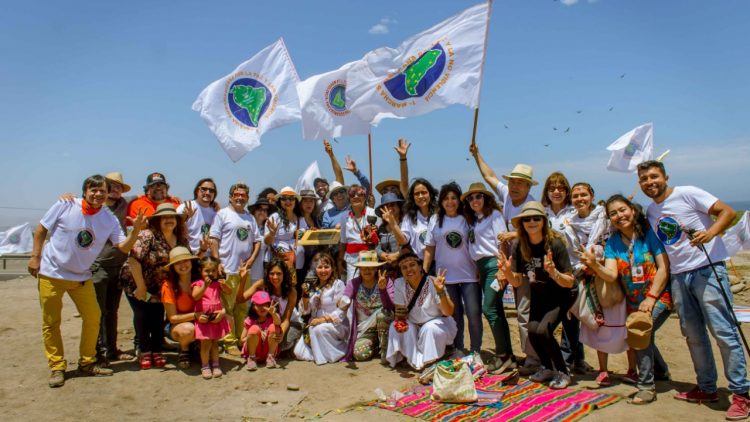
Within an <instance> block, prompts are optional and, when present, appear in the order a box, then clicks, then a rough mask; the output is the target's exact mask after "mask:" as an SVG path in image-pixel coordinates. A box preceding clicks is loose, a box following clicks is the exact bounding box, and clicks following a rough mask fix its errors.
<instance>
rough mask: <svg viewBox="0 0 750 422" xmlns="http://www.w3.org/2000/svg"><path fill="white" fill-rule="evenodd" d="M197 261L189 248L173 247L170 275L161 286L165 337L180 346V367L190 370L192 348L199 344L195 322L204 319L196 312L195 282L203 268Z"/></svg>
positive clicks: (169, 266)
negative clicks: (197, 342)
mask: <svg viewBox="0 0 750 422" xmlns="http://www.w3.org/2000/svg"><path fill="white" fill-rule="evenodd" d="M197 259H198V257H197V256H195V255H193V254H191V253H190V250H189V249H188V248H183V247H182V246H177V247H175V248H172V250H171V251H169V263H168V264H167V265H166V269H167V270H168V271H169V273H168V274H167V278H166V280H164V283H162V285H161V302H162V303H163V304H164V311H165V312H166V314H167V325H166V326H165V327H164V334H165V335H166V336H167V337H169V338H170V339H172V340H173V341H176V342H177V343H178V344H179V345H180V352H179V354H178V355H177V367H178V368H180V369H187V368H189V367H190V345H191V344H193V342H194V341H195V323H196V321H197V320H198V317H199V316H200V315H199V314H198V313H197V312H195V301H194V300H193V289H192V287H191V284H192V283H193V282H194V281H197V280H200V278H201V274H200V269H199V268H198V265H196V264H195V263H194V262H193V261H195V260H197Z"/></svg>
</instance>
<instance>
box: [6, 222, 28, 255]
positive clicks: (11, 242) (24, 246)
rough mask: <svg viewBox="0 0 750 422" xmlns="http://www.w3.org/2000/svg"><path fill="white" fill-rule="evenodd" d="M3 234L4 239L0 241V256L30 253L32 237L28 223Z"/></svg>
mask: <svg viewBox="0 0 750 422" xmlns="http://www.w3.org/2000/svg"><path fill="white" fill-rule="evenodd" d="M4 233H5V237H4V238H3V239H2V240H0V255H7V254H14V253H29V252H31V247H32V246H33V245H34V237H33V235H32V233H31V225H30V224H29V223H23V224H21V225H20V226H15V227H11V228H10V229H8V231H6V232H4Z"/></svg>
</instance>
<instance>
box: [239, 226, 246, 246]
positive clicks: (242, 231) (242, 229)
mask: <svg viewBox="0 0 750 422" xmlns="http://www.w3.org/2000/svg"><path fill="white" fill-rule="evenodd" d="M247 235H248V233H247V229H246V228H245V227H240V228H238V229H237V239H240V242H244V241H245V240H247Z"/></svg>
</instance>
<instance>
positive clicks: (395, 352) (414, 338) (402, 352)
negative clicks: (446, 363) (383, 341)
mask: <svg viewBox="0 0 750 422" xmlns="http://www.w3.org/2000/svg"><path fill="white" fill-rule="evenodd" d="M407 323H408V324H409V329H408V330H406V332H405V333H399V332H398V331H396V328H394V325H393V324H391V327H390V329H389V332H388V352H387V353H386V359H387V360H388V363H390V365H391V368H393V367H395V366H396V364H397V363H399V362H400V361H402V360H403V359H404V358H406V362H408V363H409V365H411V367H412V368H414V369H417V370H420V369H422V368H423V367H424V366H425V364H427V363H432V362H434V361H436V360H438V359H440V357H442V356H443V354H444V353H445V348H446V346H448V345H449V344H452V343H453V339H454V338H455V337H456V331H457V328H456V321H454V320H453V318H452V317H439V318H435V319H433V320H430V321H427V322H426V323H424V324H422V326H421V327H420V326H418V325H416V324H414V323H412V322H411V321H407Z"/></svg>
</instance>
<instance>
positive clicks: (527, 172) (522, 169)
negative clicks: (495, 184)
mask: <svg viewBox="0 0 750 422" xmlns="http://www.w3.org/2000/svg"><path fill="white" fill-rule="evenodd" d="M503 179H505V180H510V179H521V180H526V181H527V182H529V183H531V186H536V185H538V184H539V182H537V181H536V180H534V169H533V168H532V167H531V166H530V165H528V164H516V166H515V167H513V171H511V172H510V174H504V175H503Z"/></svg>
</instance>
